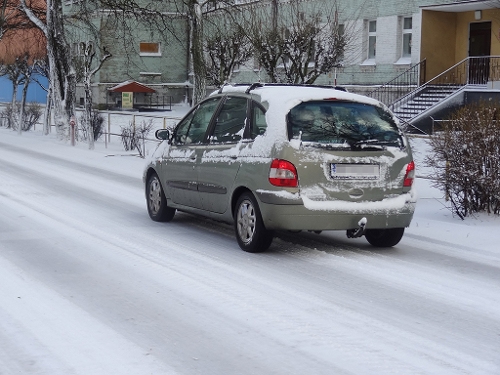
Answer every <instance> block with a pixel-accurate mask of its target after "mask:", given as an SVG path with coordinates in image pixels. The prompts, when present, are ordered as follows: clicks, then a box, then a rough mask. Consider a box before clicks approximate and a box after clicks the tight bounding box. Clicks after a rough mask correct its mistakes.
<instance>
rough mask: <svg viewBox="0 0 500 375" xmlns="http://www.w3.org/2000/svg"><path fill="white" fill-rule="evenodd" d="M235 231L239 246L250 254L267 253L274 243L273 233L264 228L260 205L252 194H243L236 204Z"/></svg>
mask: <svg viewBox="0 0 500 375" xmlns="http://www.w3.org/2000/svg"><path fill="white" fill-rule="evenodd" d="M234 230H235V232H236V239H237V240H238V245H240V248H241V249H242V250H244V251H246V252H249V253H259V252H262V251H266V250H267V249H268V248H269V246H271V242H272V241H273V232H272V231H270V230H268V229H266V227H265V226H264V222H263V220H262V216H261V213H260V209H259V205H258V204H257V201H256V199H255V197H254V196H253V195H252V194H250V193H243V194H242V195H241V196H240V197H239V198H238V201H237V202H236V210H235V213H234Z"/></svg>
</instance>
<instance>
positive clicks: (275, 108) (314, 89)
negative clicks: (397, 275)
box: [143, 83, 416, 252]
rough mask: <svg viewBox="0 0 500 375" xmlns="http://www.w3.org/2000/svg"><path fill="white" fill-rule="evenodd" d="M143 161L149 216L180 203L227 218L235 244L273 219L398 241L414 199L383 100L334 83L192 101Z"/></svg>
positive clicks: (260, 87) (383, 242) (266, 236)
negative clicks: (343, 88)
mask: <svg viewBox="0 0 500 375" xmlns="http://www.w3.org/2000/svg"><path fill="white" fill-rule="evenodd" d="M156 137H157V138H158V139H160V140H162V142H161V143H160V145H159V146H158V148H157V149H156V151H155V152H154V153H153V155H152V157H151V160H150V161H149V163H148V165H147V167H146V169H145V171H144V178H143V179H144V183H145V190H146V200H147V208H148V212H149V215H150V217H151V219H153V220H155V221H170V220H172V219H173V217H174V215H175V212H176V210H179V211H185V212H191V213H196V214H200V215H204V216H207V217H210V218H213V219H215V220H221V221H225V222H228V223H232V224H233V225H234V229H235V233H236V239H237V241H238V244H239V246H240V247H241V248H242V249H243V250H245V251H248V252H259V251H264V250H266V249H267V248H268V247H269V246H270V245H271V242H272V239H273V234H274V231H278V230H292V231H298V230H307V231H314V232H321V231H324V230H345V231H346V232H347V236H348V237H350V238H354V237H360V236H363V235H364V236H365V238H366V239H367V240H368V242H369V243H370V244H372V245H373V246H377V247H390V246H394V245H396V244H397V243H399V241H400V240H401V238H402V236H403V233H404V229H405V227H408V226H409V225H410V222H411V220H412V217H413V212H414V210H415V203H416V198H415V192H414V190H413V188H412V184H413V179H414V174H415V165H414V163H413V159H412V153H411V149H410V146H409V144H408V140H407V138H406V136H405V135H404V134H403V131H402V130H401V128H400V127H399V126H398V121H397V119H396V118H395V117H394V116H393V114H392V113H391V112H390V111H389V110H388V109H387V108H386V107H385V106H384V105H383V104H381V103H380V102H378V101H376V100H373V99H370V98H367V97H364V96H360V95H355V94H352V93H348V92H345V91H343V90H340V89H336V88H333V87H321V86H300V85H281V84H261V83H258V84H253V85H235V86H224V87H223V88H222V89H220V90H219V91H218V92H216V93H214V94H212V95H211V96H209V97H208V98H207V99H206V100H204V101H202V102H200V103H199V104H197V105H196V106H195V107H194V108H193V109H192V110H191V111H190V112H189V113H188V114H187V115H186V116H185V117H184V118H183V119H182V120H181V121H180V122H179V123H178V125H177V126H176V127H175V129H174V130H173V131H169V130H166V129H161V130H158V131H157V132H156Z"/></svg>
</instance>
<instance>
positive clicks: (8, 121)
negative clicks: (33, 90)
mask: <svg viewBox="0 0 500 375" xmlns="http://www.w3.org/2000/svg"><path fill="white" fill-rule="evenodd" d="M0 117H1V119H2V126H3V127H6V128H7V129H12V128H14V124H15V119H14V118H15V117H16V113H15V111H14V110H13V106H12V104H11V103H9V104H7V105H6V106H5V108H4V109H3V110H2V112H0Z"/></svg>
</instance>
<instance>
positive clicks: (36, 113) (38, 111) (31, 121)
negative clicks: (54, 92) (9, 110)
mask: <svg viewBox="0 0 500 375" xmlns="http://www.w3.org/2000/svg"><path fill="white" fill-rule="evenodd" d="M42 114H43V111H42V106H41V105H40V104H38V103H36V102H31V103H29V104H28V105H27V106H26V109H25V113H24V124H23V127H22V130H23V131H29V130H31V128H32V127H34V126H35V125H36V124H37V123H38V120H40V117H42Z"/></svg>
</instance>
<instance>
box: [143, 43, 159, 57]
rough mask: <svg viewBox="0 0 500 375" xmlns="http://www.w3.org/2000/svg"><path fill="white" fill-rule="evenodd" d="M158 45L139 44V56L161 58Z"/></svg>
mask: <svg viewBox="0 0 500 375" xmlns="http://www.w3.org/2000/svg"><path fill="white" fill-rule="evenodd" d="M160 47H161V46H160V43H153V42H141V43H139V55H141V56H161V48H160Z"/></svg>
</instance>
